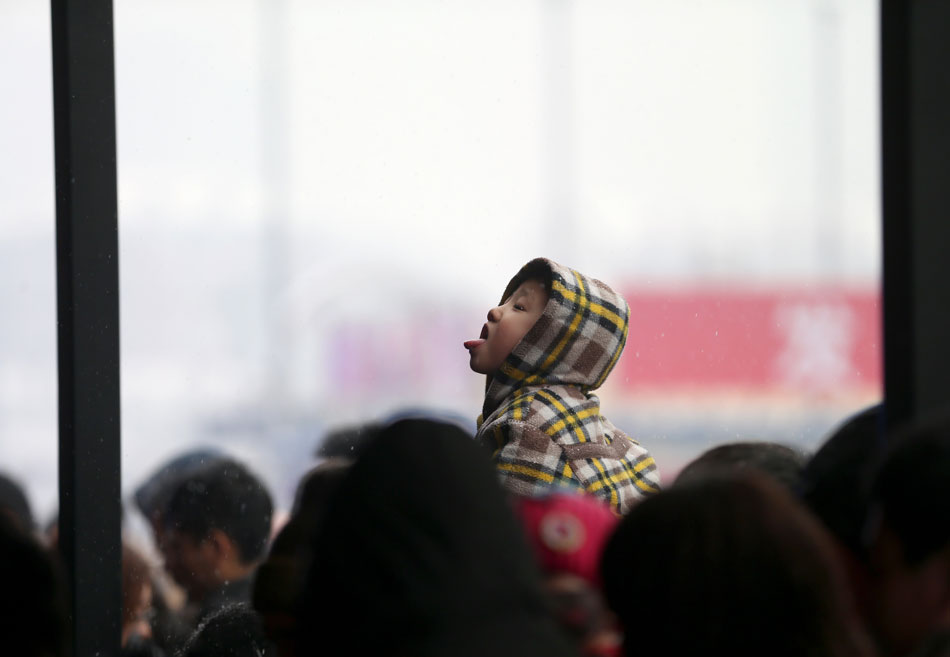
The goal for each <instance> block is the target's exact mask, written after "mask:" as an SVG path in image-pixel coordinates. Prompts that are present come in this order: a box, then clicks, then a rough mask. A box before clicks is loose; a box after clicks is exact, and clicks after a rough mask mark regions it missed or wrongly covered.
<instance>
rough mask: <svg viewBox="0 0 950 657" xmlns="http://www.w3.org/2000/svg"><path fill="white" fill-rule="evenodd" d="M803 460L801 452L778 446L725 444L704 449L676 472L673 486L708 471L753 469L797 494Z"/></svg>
mask: <svg viewBox="0 0 950 657" xmlns="http://www.w3.org/2000/svg"><path fill="white" fill-rule="evenodd" d="M805 460H806V456H805V454H804V453H803V452H801V451H799V450H797V449H794V448H792V447H789V446H788V445H781V444H779V443H771V442H741V443H727V444H725V445H718V446H716V447H713V448H711V449H709V450H706V451H705V452H703V453H702V454H701V455H700V456H699V457H697V458H696V459H694V460H693V461H692V462H690V463H689V464H688V465H687V466H686V467H685V468H683V469H682V470H681V471H680V473H679V476H677V478H676V482H675V483H674V485H682V484H683V483H687V482H690V481H694V480H696V479H697V478H700V477H704V476H706V475H707V474H709V473H710V472H718V471H745V470H754V471H756V472H761V473H762V474H764V475H767V476H769V477H772V478H773V479H774V480H775V481H777V482H778V483H780V484H782V485H783V486H785V488H786V489H788V490H789V491H790V492H792V493H794V494H797V493H798V489H799V487H800V486H801V477H802V469H803V468H804V466H805Z"/></svg>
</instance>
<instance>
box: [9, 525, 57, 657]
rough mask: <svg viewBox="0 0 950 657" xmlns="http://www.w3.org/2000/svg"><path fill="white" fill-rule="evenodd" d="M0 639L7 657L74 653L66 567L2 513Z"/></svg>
mask: <svg viewBox="0 0 950 657" xmlns="http://www.w3.org/2000/svg"><path fill="white" fill-rule="evenodd" d="M0 582H2V583H3V585H2V587H0V591H2V594H0V637H3V638H2V643H3V652H4V654H9V655H22V656H24V657H61V656H63V655H67V654H68V653H69V644H68V633H67V630H68V626H67V618H68V615H67V610H68V605H67V598H66V583H65V579H64V577H63V573H62V569H61V566H60V564H59V562H58V560H57V559H56V557H55V556H54V554H53V553H51V552H49V551H48V550H47V549H46V548H44V547H43V546H42V545H40V543H39V542H38V541H37V540H36V539H35V538H34V537H33V536H32V535H30V534H28V533H27V532H25V531H24V530H23V529H21V528H20V527H18V526H17V525H16V523H15V522H14V521H13V520H12V519H11V518H8V517H6V516H5V515H3V514H0Z"/></svg>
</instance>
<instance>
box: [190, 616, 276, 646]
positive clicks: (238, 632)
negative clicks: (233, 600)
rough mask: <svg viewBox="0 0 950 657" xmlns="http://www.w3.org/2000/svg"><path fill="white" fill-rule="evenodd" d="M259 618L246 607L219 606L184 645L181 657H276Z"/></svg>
mask: <svg viewBox="0 0 950 657" xmlns="http://www.w3.org/2000/svg"><path fill="white" fill-rule="evenodd" d="M276 654H277V652H276V650H275V649H274V646H273V644H271V642H270V641H268V640H267V638H266V637H265V636H264V628H263V626H262V625H261V619H260V618H259V617H258V616H257V614H255V613H254V612H253V611H252V610H251V609H250V608H249V607H248V606H247V605H246V604H233V605H228V606H225V607H222V608H221V609H219V610H218V611H216V612H215V613H214V614H212V615H211V616H209V617H208V619H207V620H205V621H204V622H203V623H201V625H199V626H198V628H197V629H196V630H195V632H194V634H192V635H191V637H190V638H189V639H188V641H187V642H186V643H185V646H184V647H183V648H182V650H181V653H180V657H276Z"/></svg>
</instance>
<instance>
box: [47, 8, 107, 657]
mask: <svg viewBox="0 0 950 657" xmlns="http://www.w3.org/2000/svg"><path fill="white" fill-rule="evenodd" d="M51 19H52V33H53V34H52V36H53V123H54V130H55V163H56V288H57V289H56V296H57V319H58V329H57V343H58V344H57V350H58V369H59V548H60V551H61V552H62V555H63V559H64V562H65V565H66V570H67V574H68V577H69V580H70V582H69V583H70V595H71V608H72V616H71V640H72V646H73V654H74V655H76V656H77V657H79V656H85V655H99V656H101V657H108V656H110V655H116V654H117V653H118V651H119V641H120V619H121V616H120V612H121V574H120V563H121V550H120V513H121V501H120V471H119V468H120V460H119V454H120V450H119V440H120V432H119V423H120V415H119V267H118V260H119V257H118V255H119V254H118V201H117V196H116V136H115V66H114V53H113V34H112V2H111V0H52V3H51Z"/></svg>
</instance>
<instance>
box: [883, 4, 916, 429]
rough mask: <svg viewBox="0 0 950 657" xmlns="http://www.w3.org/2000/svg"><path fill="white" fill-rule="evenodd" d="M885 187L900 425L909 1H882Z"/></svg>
mask: <svg viewBox="0 0 950 657" xmlns="http://www.w3.org/2000/svg"><path fill="white" fill-rule="evenodd" d="M880 19H881V23H880V34H881V154H882V159H881V185H882V206H881V207H882V210H883V215H884V216H883V230H882V237H883V258H882V259H883V288H884V289H883V299H884V301H883V312H884V321H883V326H884V399H885V400H886V409H887V421H888V424H889V425H891V426H896V425H898V424H900V423H901V422H903V421H905V420H907V419H909V418H910V417H911V416H912V415H913V412H914V397H915V389H914V386H915V383H916V376H915V372H916V367H915V365H916V363H915V359H914V358H913V357H911V356H912V354H913V353H914V313H913V309H914V298H913V286H912V283H913V273H912V271H911V264H912V261H911V259H912V253H911V251H912V249H911V231H912V228H913V222H912V221H911V217H912V216H913V212H912V208H911V187H910V180H911V175H912V170H911V158H910V81H909V79H908V75H909V72H910V42H909V39H910V31H909V30H910V28H909V23H910V3H909V2H906V0H882V2H881V10H880Z"/></svg>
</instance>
